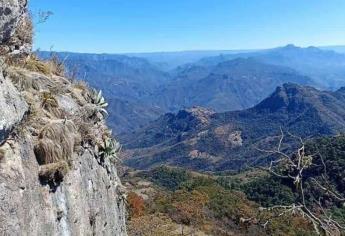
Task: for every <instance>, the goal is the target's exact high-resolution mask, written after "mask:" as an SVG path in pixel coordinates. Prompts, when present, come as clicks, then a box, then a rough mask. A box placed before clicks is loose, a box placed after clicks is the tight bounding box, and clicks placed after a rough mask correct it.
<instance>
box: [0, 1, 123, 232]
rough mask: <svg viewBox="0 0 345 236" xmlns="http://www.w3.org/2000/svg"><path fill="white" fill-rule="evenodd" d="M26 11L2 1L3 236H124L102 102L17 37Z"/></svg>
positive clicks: (0, 171) (0, 229)
mask: <svg viewBox="0 0 345 236" xmlns="http://www.w3.org/2000/svg"><path fill="white" fill-rule="evenodd" d="M26 6H27V1H15V0H14V1H13V0H11V1H6V0H5V1H1V3H0V9H1V11H3V9H5V11H6V12H7V13H6V14H5V16H8V15H11V16H10V17H3V15H1V17H0V40H1V47H2V48H7V49H8V51H2V56H1V57H0V65H1V66H0V84H1V86H0V110H1V112H0V183H1V185H0V198H1V202H0V232H1V235H127V233H126V228H125V192H124V188H123V187H122V184H121V181H120V179H119V178H118V176H117V170H116V166H115V165H116V160H117V156H116V155H117V154H116V153H117V151H118V149H119V144H118V143H117V142H116V141H115V140H113V139H112V136H111V131H110V130H109V129H108V128H107V126H106V124H105V120H104V113H105V110H104V109H105V103H104V98H102V97H101V96H99V94H98V93H96V92H95V91H93V90H91V89H90V88H89V87H87V86H86V85H85V84H82V83H74V82H72V81H71V80H68V79H67V78H65V77H63V75H62V74H63V68H62V67H61V64H60V63H56V61H45V62H42V61H40V60H38V59H37V58H35V57H34V56H33V55H31V54H30V52H28V51H27V49H28V47H27V45H26V43H27V42H28V41H27V40H23V41H21V40H16V38H17V37H18V39H23V35H22V34H19V33H27V34H28V35H31V36H32V32H31V31H29V29H28V28H26V31H25V32H20V31H19V28H18V27H19V26H20V25H21V23H20V21H18V22H17V19H18V18H20V19H27V18H26V17H25V14H26V13H27V10H26ZM17 8H18V9H17ZM3 35H8V36H9V38H8V39H5V38H3V37H2V36H3ZM24 38H25V37H24ZM14 42H15V43H14ZM13 45H15V46H13ZM12 46H13V47H12ZM30 47H31V45H29V48H30Z"/></svg>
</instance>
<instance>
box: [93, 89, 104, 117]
mask: <svg viewBox="0 0 345 236" xmlns="http://www.w3.org/2000/svg"><path fill="white" fill-rule="evenodd" d="M92 103H93V104H95V105H96V107H97V108H96V109H97V112H99V113H101V114H102V116H103V117H106V116H108V112H107V110H106V107H107V106H108V103H107V102H106V101H105V99H104V97H103V96H102V90H100V91H99V92H98V93H97V92H96V91H94V97H93V98H92Z"/></svg>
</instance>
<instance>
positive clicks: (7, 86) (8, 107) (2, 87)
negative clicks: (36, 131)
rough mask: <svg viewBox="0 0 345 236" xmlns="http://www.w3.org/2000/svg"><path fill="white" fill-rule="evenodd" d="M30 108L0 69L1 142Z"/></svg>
mask: <svg viewBox="0 0 345 236" xmlns="http://www.w3.org/2000/svg"><path fill="white" fill-rule="evenodd" d="M27 110H28V106H27V104H26V102H25V101H24V100H23V99H22V97H21V95H20V94H19V92H18V91H17V89H16V88H15V87H14V86H13V84H12V83H11V82H10V81H9V79H8V78H4V76H3V73H2V70H1V69H0V143H1V142H2V140H4V139H5V138H6V137H7V135H8V134H9V132H10V131H11V130H12V129H13V127H14V126H15V125H16V124H17V123H19V122H20V121H21V120H22V118H23V116H24V114H25V112H26V111H27Z"/></svg>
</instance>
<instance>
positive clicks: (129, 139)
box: [122, 83, 345, 171]
mask: <svg viewBox="0 0 345 236" xmlns="http://www.w3.org/2000/svg"><path fill="white" fill-rule="evenodd" d="M280 129H282V130H283V132H284V133H285V135H286V138H285V140H284V144H283V145H282V150H284V151H289V150H291V148H292V147H293V146H294V144H295V143H296V142H297V141H298V139H295V138H294V136H298V137H301V138H304V139H308V138H313V137H318V136H324V135H335V134H338V133H340V132H343V131H345V88H341V89H339V90H337V91H335V92H329V91H320V90H317V89H315V88H313V87H309V86H301V85H297V84H293V83H287V84H284V85H283V86H279V87H278V88H277V89H276V90H275V92H274V93H272V94H271V95H270V96H269V97H267V98H266V99H264V100H263V101H261V102H260V103H259V104H257V105H256V106H254V107H252V108H249V109H246V110H242V111H232V112H231V111H230V112H223V113H215V112H212V111H210V110H207V109H204V108H198V107H195V108H192V109H186V110H181V111H179V112H178V113H168V114H165V115H163V116H161V117H160V118H159V119H157V120H156V121H154V122H151V123H150V124H149V125H148V126H146V127H145V128H142V129H140V130H138V131H136V132H133V133H131V134H127V135H125V136H123V137H122V143H123V144H124V147H125V149H126V151H125V153H124V157H125V158H126V161H125V163H126V164H127V165H129V166H132V167H135V168H138V169H147V168H151V167H155V166H159V165H161V164H168V165H172V166H180V167H181V166H183V167H187V168H189V169H194V170H202V171H224V170H236V169H241V168H246V167H255V166H258V165H261V164H263V163H267V162H268V161H269V160H270V158H273V156H271V154H268V153H267V152H263V151H259V150H260V149H265V150H274V149H275V148H277V145H278V143H279V138H280ZM288 133H289V134H291V135H288ZM292 135H293V136H292Z"/></svg>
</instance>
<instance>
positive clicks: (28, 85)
mask: <svg viewBox="0 0 345 236" xmlns="http://www.w3.org/2000/svg"><path fill="white" fill-rule="evenodd" d="M8 75H9V78H10V79H11V80H12V82H13V83H14V84H15V85H16V87H17V89H19V90H20V91H28V90H30V89H34V90H40V85H39V83H38V81H37V79H35V78H34V77H32V76H27V75H25V73H23V72H21V71H10V72H9V74H8Z"/></svg>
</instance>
